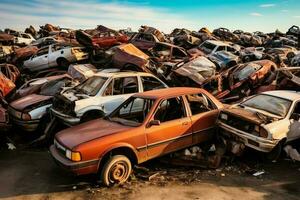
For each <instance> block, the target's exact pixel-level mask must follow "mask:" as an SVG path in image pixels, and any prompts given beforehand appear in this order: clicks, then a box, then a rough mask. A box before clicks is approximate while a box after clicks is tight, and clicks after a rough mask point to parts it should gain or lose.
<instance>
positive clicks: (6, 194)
mask: <svg viewBox="0 0 300 200" xmlns="http://www.w3.org/2000/svg"><path fill="white" fill-rule="evenodd" d="M3 145H4V146H3ZM3 145H2V149H1V150H0V198H1V199H126V200H127V199H146V200H147V199H172V200H177V199H180V200H182V199H218V200H219V199H224V200H227V199H243V200H247V199H272V200H273V199H299V198H300V187H299V185H300V163H297V162H293V161H291V160H288V159H281V160H280V161H278V162H275V163H272V162H271V163H263V162H261V161H260V160H259V159H258V157H257V155H256V154H255V152H251V151H250V152H248V153H247V154H246V155H244V156H243V157H242V158H239V159H226V160H225V161H224V162H223V163H222V166H221V167H220V168H218V169H201V168H183V167H178V166H170V165H169V166H168V165H166V164H163V163H161V162H160V161H159V160H153V161H151V162H148V163H146V164H144V165H143V166H144V167H146V168H147V169H149V170H150V171H149V173H150V174H155V176H154V177H153V178H152V179H151V181H149V180H148V179H147V178H145V177H144V178H143V172H142V171H143V170H136V172H135V175H132V176H131V180H130V181H129V182H128V183H126V184H125V185H123V186H118V187H113V188H105V187H102V186H100V185H99V184H98V183H97V182H96V181H95V179H94V177H93V176H81V177H76V176H73V175H72V174H69V173H67V172H65V171H63V170H62V169H61V168H59V167H58V166H56V164H55V163H54V162H53V160H52V158H51V156H50V154H49V152H48V150H47V148H38V149H37V148H22V147H19V146H17V149H16V150H8V149H7V148H3V147H5V144H3ZM259 170H264V171H265V173H264V174H262V175H260V176H257V177H255V176H253V175H252V174H253V173H254V172H256V171H259Z"/></svg>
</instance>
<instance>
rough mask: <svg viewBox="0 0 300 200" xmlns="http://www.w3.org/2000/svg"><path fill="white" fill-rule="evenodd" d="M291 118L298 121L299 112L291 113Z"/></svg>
mask: <svg viewBox="0 0 300 200" xmlns="http://www.w3.org/2000/svg"><path fill="white" fill-rule="evenodd" d="M291 119H293V120H296V121H298V120H299V119H300V114H298V113H293V114H292V115H291Z"/></svg>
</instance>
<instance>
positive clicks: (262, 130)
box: [259, 128, 269, 138]
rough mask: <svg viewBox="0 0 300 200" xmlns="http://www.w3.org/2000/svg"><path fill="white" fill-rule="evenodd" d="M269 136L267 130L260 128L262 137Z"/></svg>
mask: <svg viewBox="0 0 300 200" xmlns="http://www.w3.org/2000/svg"><path fill="white" fill-rule="evenodd" d="M268 135H269V134H268V131H267V130H266V129H264V128H260V130H259V136H260V137H263V138H267V137H268Z"/></svg>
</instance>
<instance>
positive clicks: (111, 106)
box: [99, 76, 139, 113]
mask: <svg viewBox="0 0 300 200" xmlns="http://www.w3.org/2000/svg"><path fill="white" fill-rule="evenodd" d="M138 92H139V84H138V79H137V76H129V77H116V78H114V79H113V80H111V82H110V83H109V84H108V85H107V87H106V89H105V90H104V92H103V95H102V97H101V104H102V106H103V108H104V110H105V112H106V113H111V112H112V111H113V110H115V109H116V108H117V107H118V106H119V105H120V104H121V103H123V102H124V101H125V100H127V99H128V98H129V97H130V96H132V95H133V94H135V93H138ZM99 100H100V99H99Z"/></svg>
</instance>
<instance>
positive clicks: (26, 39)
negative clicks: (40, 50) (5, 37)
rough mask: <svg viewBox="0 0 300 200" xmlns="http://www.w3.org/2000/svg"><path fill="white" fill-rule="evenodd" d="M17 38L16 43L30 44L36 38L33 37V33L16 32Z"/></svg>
mask: <svg viewBox="0 0 300 200" xmlns="http://www.w3.org/2000/svg"><path fill="white" fill-rule="evenodd" d="M14 36H15V39H14V43H15V44H19V45H29V44H30V43H32V42H33V41H35V39H34V38H33V37H32V35H30V34H28V33H19V32H18V33H16V34H14Z"/></svg>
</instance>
